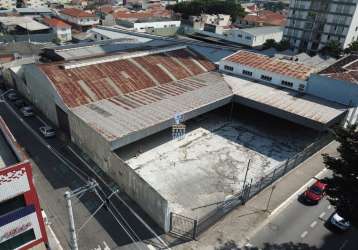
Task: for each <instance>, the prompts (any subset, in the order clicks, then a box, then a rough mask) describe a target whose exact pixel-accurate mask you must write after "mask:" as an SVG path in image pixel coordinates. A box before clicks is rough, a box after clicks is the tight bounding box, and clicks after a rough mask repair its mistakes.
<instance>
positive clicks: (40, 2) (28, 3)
mask: <svg viewBox="0 0 358 250" xmlns="http://www.w3.org/2000/svg"><path fill="white" fill-rule="evenodd" d="M46 6H47V1H45V0H22V7H25V8H38V7H46Z"/></svg>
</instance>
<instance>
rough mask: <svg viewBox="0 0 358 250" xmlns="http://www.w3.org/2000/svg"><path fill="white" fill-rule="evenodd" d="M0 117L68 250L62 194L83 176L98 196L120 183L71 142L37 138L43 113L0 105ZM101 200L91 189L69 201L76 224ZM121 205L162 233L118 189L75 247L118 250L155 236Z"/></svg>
mask: <svg viewBox="0 0 358 250" xmlns="http://www.w3.org/2000/svg"><path fill="white" fill-rule="evenodd" d="M11 105H12V104H11ZM14 111H15V112H16V113H17V115H16V114H15V113H14ZM0 115H1V116H2V117H3V118H4V119H5V121H6V123H7V124H8V126H9V127H10V129H11V130H12V132H13V134H14V136H15V138H16V139H17V140H18V142H19V143H20V145H22V146H23V147H24V148H25V150H26V151H27V153H28V154H29V156H30V157H31V159H32V161H33V172H34V179H35V185H36V187H37V191H38V194H39V197H40V200H41V205H42V208H43V209H44V210H45V212H46V214H47V217H48V220H49V221H50V223H51V227H52V229H53V230H54V232H55V233H56V235H57V237H58V238H59V241H60V242H61V245H62V246H63V248H64V249H68V248H69V234H68V216H67V209H66V202H65V199H64V197H63V195H64V192H65V191H67V190H69V189H71V190H73V189H76V188H78V187H80V186H83V185H84V184H85V183H86V181H87V179H88V178H94V179H96V181H97V182H98V183H99V186H100V191H99V193H100V196H101V197H102V199H105V198H106V196H108V195H109V194H110V193H111V192H112V190H115V189H117V188H119V187H118V186H116V185H114V183H113V182H112V181H111V180H110V179H109V178H108V176H105V175H104V174H103V173H102V172H101V171H100V170H99V169H95V166H91V165H90V164H89V163H87V161H85V159H83V157H82V155H81V152H79V151H77V150H76V148H75V147H74V146H73V145H71V146H70V145H69V144H68V143H67V142H66V141H64V140H60V139H59V136H57V137H56V138H53V139H46V140H45V139H43V138H42V137H41V136H39V134H38V132H37V131H38V128H39V127H40V126H42V125H44V124H49V122H48V121H47V120H46V119H44V118H43V117H40V116H35V117H30V118H21V116H20V115H19V114H18V110H17V109H16V108H15V107H12V108H11V107H9V106H8V105H7V104H6V103H1V104H0ZM63 139H64V138H63ZM91 167H93V169H92V168H91ZM100 204H101V202H100V199H99V197H97V196H96V195H95V194H94V193H86V194H85V195H83V196H82V197H81V198H80V199H79V200H74V201H73V206H74V214H75V220H76V225H77V228H79V227H80V226H81V225H82V224H83V223H84V222H85V221H86V220H87V218H88V217H89V216H90V214H91V213H93V212H94V211H95V210H96V209H97V208H98V206H99V205H100ZM126 204H129V205H130V207H131V208H130V209H132V211H133V212H135V213H136V214H138V215H139V216H140V217H141V218H142V219H143V220H144V221H145V222H146V223H147V225H148V226H149V227H150V228H152V229H153V230H154V231H155V232H156V233H161V230H160V229H159V227H158V226H156V224H155V223H154V222H153V221H152V220H151V219H150V218H149V217H148V216H147V215H146V214H145V213H144V212H143V211H142V210H141V209H140V208H139V207H138V206H137V205H136V204H135V203H134V202H133V201H131V200H130V198H129V197H128V196H126V195H125V194H124V193H121V192H119V193H118V196H113V198H111V202H110V203H109V204H108V206H109V207H110V211H109V210H107V209H104V208H102V209H100V210H99V212H98V213H97V214H96V215H95V216H94V218H93V219H91V220H90V221H89V223H88V224H87V225H86V226H85V227H84V228H83V229H81V231H79V232H78V240H79V246H80V249H118V248H119V247H120V246H124V245H126V244H130V243H132V242H133V240H138V239H141V240H145V239H150V238H153V237H154V234H153V233H152V232H151V231H150V230H148V229H147V227H146V226H144V225H143V224H142V223H141V222H140V220H138V218H137V217H136V216H135V215H134V213H133V212H132V211H130V209H129V208H128V207H127V206H126ZM111 213H113V214H114V215H113V214H111ZM116 218H117V220H118V222H117V221H116ZM123 218H125V219H123ZM119 223H120V224H121V225H120V224H119ZM126 231H127V232H129V234H130V236H128V233H127V232H126ZM133 232H135V233H133Z"/></svg>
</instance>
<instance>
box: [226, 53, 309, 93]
mask: <svg viewBox="0 0 358 250" xmlns="http://www.w3.org/2000/svg"><path fill="white" fill-rule="evenodd" d="M225 66H230V67H233V70H232V71H231V70H227V69H225ZM219 69H220V70H221V71H224V72H228V73H230V74H234V75H239V76H244V77H247V78H252V79H257V80H259V81H261V82H266V83H269V84H272V85H276V86H280V87H285V88H288V89H294V90H298V89H299V86H300V85H301V84H302V85H304V87H305V88H306V86H307V82H306V81H304V80H300V79H296V78H292V77H288V76H284V75H279V74H276V73H273V72H268V71H264V70H260V69H257V68H252V67H248V66H244V65H241V64H237V63H234V62H230V61H226V60H221V61H220V65H219ZM243 70H247V71H250V72H252V76H248V75H244V74H242V71H243ZM261 75H265V76H270V77H272V80H271V81H270V82H269V81H264V80H262V79H261ZM282 80H284V81H288V82H291V83H293V86H292V87H291V88H290V87H287V86H285V85H282V84H281V81H282Z"/></svg>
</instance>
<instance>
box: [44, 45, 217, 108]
mask: <svg viewBox="0 0 358 250" xmlns="http://www.w3.org/2000/svg"><path fill="white" fill-rule="evenodd" d="M96 60H98V63H97V64H96V63H91V64H90V65H85V66H76V67H74V68H67V69H66V68H65V67H64V65H63V64H62V63H60V64H59V63H50V64H42V65H39V67H40V69H41V70H42V71H43V72H44V73H45V74H46V75H47V77H48V78H49V79H50V80H51V81H52V83H53V84H54V86H55V88H56V89H57V91H58V93H59V95H60V96H61V97H62V99H63V101H64V103H65V104H66V105H67V106H68V107H69V108H74V107H77V106H81V105H85V104H88V103H91V102H95V101H99V100H102V99H107V98H112V97H115V96H119V95H123V94H126V93H130V92H133V91H138V90H142V89H146V88H149V87H153V86H156V85H161V84H166V83H170V82H173V81H177V80H181V79H184V78H187V77H190V76H194V75H198V74H201V73H204V72H207V71H211V70H214V69H215V65H214V64H213V63H211V62H210V61H208V60H206V59H205V58H203V57H201V56H200V55H199V54H197V53H194V52H193V51H191V50H189V49H187V48H182V49H178V50H171V51H167V52H162V53H158V54H150V55H146V56H138V57H131V58H127V59H121V60H120V59H119V60H114V61H113V60H112V61H108V62H103V63H101V58H98V59H96ZM79 63H81V62H79Z"/></svg>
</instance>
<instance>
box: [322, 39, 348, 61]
mask: <svg viewBox="0 0 358 250" xmlns="http://www.w3.org/2000/svg"><path fill="white" fill-rule="evenodd" d="M321 52H322V53H323V54H326V55H329V56H332V57H335V58H339V57H340V55H341V54H342V52H343V50H342V48H341V44H340V43H339V42H338V41H335V40H331V41H329V42H328V43H327V44H326V46H325V47H324V48H323V49H322V51H321Z"/></svg>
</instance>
